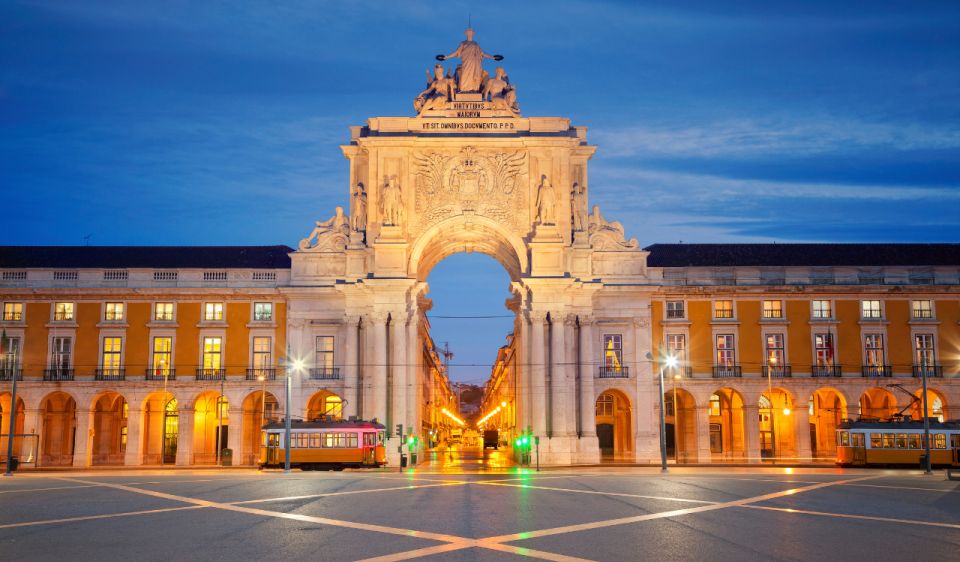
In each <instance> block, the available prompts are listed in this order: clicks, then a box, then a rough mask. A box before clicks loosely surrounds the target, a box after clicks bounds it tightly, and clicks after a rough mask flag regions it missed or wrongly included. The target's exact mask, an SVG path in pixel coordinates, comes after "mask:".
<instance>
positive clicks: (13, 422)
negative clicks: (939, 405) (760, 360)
mask: <svg viewBox="0 0 960 562" xmlns="http://www.w3.org/2000/svg"><path fill="white" fill-rule="evenodd" d="M7 340H8V338H7V333H6V331H4V333H3V335H2V336H0V353H2V352H3V349H4V348H5V347H6V346H7V345H8V343H7ZM8 353H9V355H7V361H5V363H6V364H7V365H12V367H9V369H10V378H11V380H12V381H13V382H12V383H11V387H10V411H11V412H12V414H11V415H10V430H9V431H8V432H7V471H6V472H4V473H3V475H4V476H13V435H14V433H16V431H17V369H16V364H14V363H13V361H12V360H11V359H12V358H13V357H14V355H13V354H12V353H10V352H8ZM923 388H924V392H926V388H927V387H926V386H924V387H923ZM0 431H2V430H0ZM927 454H928V455H929V453H927Z"/></svg>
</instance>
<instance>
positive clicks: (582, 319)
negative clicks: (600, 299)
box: [577, 314, 596, 327]
mask: <svg viewBox="0 0 960 562" xmlns="http://www.w3.org/2000/svg"><path fill="white" fill-rule="evenodd" d="M595 321H596V319H595V318H594V317H593V316H589V315H586V314H579V315H577V322H579V323H580V326H581V327H586V326H591V325H593V323H594V322H595Z"/></svg>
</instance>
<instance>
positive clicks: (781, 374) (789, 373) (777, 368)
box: [763, 365, 793, 379]
mask: <svg viewBox="0 0 960 562" xmlns="http://www.w3.org/2000/svg"><path fill="white" fill-rule="evenodd" d="M767 377H770V378H774V379H784V378H791V377H793V368H792V367H791V366H790V365H764V366H763V378H767Z"/></svg>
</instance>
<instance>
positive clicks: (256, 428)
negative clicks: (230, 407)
mask: <svg viewBox="0 0 960 562" xmlns="http://www.w3.org/2000/svg"><path fill="white" fill-rule="evenodd" d="M282 417H283V416H282V414H281V411H280V401H279V400H277V397H276V396H274V395H273V394H272V393H271V392H269V391H263V390H257V391H254V392H251V393H250V394H248V395H247V397H246V398H244V399H243V422H242V423H241V424H240V426H241V427H242V428H243V437H242V439H243V447H242V450H243V458H241V459H238V460H239V462H240V464H255V463H256V459H257V457H258V455H259V451H260V444H261V443H260V433H261V431H260V430H261V428H262V427H263V425H264V424H267V423H270V422H273V421H278V420H280V419H281V418H282ZM308 419H309V418H308Z"/></svg>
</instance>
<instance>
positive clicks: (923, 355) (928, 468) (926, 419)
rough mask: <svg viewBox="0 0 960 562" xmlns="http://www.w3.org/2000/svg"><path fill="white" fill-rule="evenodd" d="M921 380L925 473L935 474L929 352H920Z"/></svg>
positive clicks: (923, 350) (922, 350)
mask: <svg viewBox="0 0 960 562" xmlns="http://www.w3.org/2000/svg"><path fill="white" fill-rule="evenodd" d="M920 380H921V381H922V382H923V441H924V443H923V449H924V453H925V454H926V455H927V458H926V460H925V461H924V463H923V464H924V467H923V473H924V474H933V463H932V461H931V459H930V411H929V410H928V407H927V403H928V398H927V351H926V350H925V349H921V350H920Z"/></svg>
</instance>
